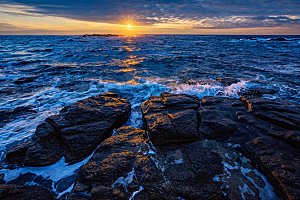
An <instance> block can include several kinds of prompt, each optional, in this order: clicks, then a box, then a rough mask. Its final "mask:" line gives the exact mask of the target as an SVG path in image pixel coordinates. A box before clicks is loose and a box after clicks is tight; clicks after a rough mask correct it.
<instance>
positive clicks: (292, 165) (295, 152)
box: [243, 137, 300, 200]
mask: <svg viewBox="0 0 300 200" xmlns="http://www.w3.org/2000/svg"><path fill="white" fill-rule="evenodd" d="M243 152H244V153H245V154H246V155H247V156H248V157H249V158H250V159H252V161H254V162H255V163H256V164H258V165H259V166H260V167H261V168H262V169H263V170H264V171H265V172H266V175H267V176H268V178H269V179H270V180H271V181H272V182H273V183H274V184H275V186H276V187H277V189H278V190H279V191H280V193H281V194H283V197H284V198H285V199H290V200H296V199H299V197H300V168H299V166H300V151H299V149H296V148H295V147H292V146H290V145H288V144H286V143H284V142H282V141H279V140H274V139H273V138H271V137H258V138H255V139H253V140H251V141H249V142H247V143H245V145H244V146H243Z"/></svg>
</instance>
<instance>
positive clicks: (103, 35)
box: [82, 34, 121, 37]
mask: <svg viewBox="0 0 300 200" xmlns="http://www.w3.org/2000/svg"><path fill="white" fill-rule="evenodd" d="M119 36H121V35H115V34H85V35H83V36H82V37H119Z"/></svg>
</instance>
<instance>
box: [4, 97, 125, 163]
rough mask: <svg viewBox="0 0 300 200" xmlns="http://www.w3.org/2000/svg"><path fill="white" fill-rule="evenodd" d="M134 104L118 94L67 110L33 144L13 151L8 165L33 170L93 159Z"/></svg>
mask: <svg viewBox="0 0 300 200" xmlns="http://www.w3.org/2000/svg"><path fill="white" fill-rule="evenodd" d="M129 114H130V104H129V102H128V101H127V100H126V99H122V98H119V97H118V96H117V95H116V94H112V93H106V94H103V95H99V96H94V97H90V98H87V99H84V100H81V101H78V102H76V103H73V104H71V105H69V106H66V107H64V108H63V109H62V110H61V111H60V113H59V115H55V116H52V117H49V118H47V119H46V120H45V121H44V122H43V123H42V124H40V125H38V127H37V129H36V131H35V133H34V135H33V137H32V140H31V141H29V142H27V143H23V144H20V145H18V146H16V147H14V148H12V149H11V150H10V151H9V152H8V154H7V156H6V161H8V162H9V163H15V164H24V165H29V166H44V165H50V164H53V163H55V162H57V161H58V160H59V159H61V157H62V156H64V157H65V159H66V161H67V162H76V161H79V160H82V159H83V158H85V157H86V156H87V155H89V154H90V153H91V152H92V151H93V150H94V149H95V147H96V146H97V145H98V144H99V143H100V142H101V141H103V140H104V139H106V138H107V137H109V136H110V135H111V132H112V130H113V129H114V128H117V127H119V126H121V125H122V124H123V123H125V122H126V121H127V119H128V117H129Z"/></svg>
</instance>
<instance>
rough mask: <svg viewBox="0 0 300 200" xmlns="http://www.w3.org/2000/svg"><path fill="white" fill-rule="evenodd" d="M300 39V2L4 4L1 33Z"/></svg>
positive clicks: (67, 0) (37, 0)
mask: <svg viewBox="0 0 300 200" xmlns="http://www.w3.org/2000/svg"><path fill="white" fill-rule="evenodd" d="M92 33H97V34H108V33H110V34H132V35H135V34H230V35H231V34H246V35H262V34H265V35H268V34H269V35H273V34H274V35H275V34H277V35H286V34H291V35H300V0H261V1H258V0H189V1H188V0H181V1H180V0H131V1H129V0H0V34H2V35H6V34H61V35H69V34H72V35H77V34H92Z"/></svg>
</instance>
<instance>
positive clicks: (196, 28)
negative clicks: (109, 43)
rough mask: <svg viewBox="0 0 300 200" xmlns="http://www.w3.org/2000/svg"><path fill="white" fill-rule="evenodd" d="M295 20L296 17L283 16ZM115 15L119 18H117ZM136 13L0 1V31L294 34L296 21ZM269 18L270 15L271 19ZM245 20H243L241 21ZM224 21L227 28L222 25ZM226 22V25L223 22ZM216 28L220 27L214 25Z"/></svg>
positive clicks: (133, 34) (135, 33)
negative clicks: (91, 14) (47, 8)
mask: <svg viewBox="0 0 300 200" xmlns="http://www.w3.org/2000/svg"><path fill="white" fill-rule="evenodd" d="M286 17H288V19H291V20H298V19H300V16H298V15H297V16H295V15H289V16H286ZM118 18H119V20H118ZM147 19H148V20H149V21H148V22H146V21H143V20H142V19H141V18H139V17H138V16H135V15H134V14H132V15H127V16H118V17H117V18H116V21H113V22H108V21H106V22H104V21H103V22H101V20H100V21H97V20H96V21H83V20H78V19H77V20H76V19H72V18H66V17H60V16H53V15H52V16H51V15H44V14H41V13H37V12H35V8H34V7H31V6H25V5H13V4H1V3H0V25H1V24H2V26H1V27H0V29H1V30H0V34H75V35H76V34H122V35H127V36H135V35H139V34H246V35H247V34H258V33H259V34H282V35H284V34H298V33H299V30H300V29H295V27H299V24H294V25H293V26H270V27H268V26H263V27H251V26H250V27H246V28H243V27H242V28H239V26H233V27H230V26H231V24H241V25H245V24H246V23H249V20H248V21H247V20H246V19H248V18H243V17H230V18H226V20H224V19H222V18H221V19H218V18H203V19H180V18H176V17H172V16H170V17H166V18H164V17H162V18H153V17H152V18H147ZM271 19H273V18H270V19H269V20H271ZM242 20H246V21H242ZM224 23H227V24H229V25H230V26H229V27H226V26H223V27H225V28H223V29H222V25H223V24H224ZM225 25H226V24H225ZM250 25H251V24H250ZM218 27H220V28H218Z"/></svg>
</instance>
